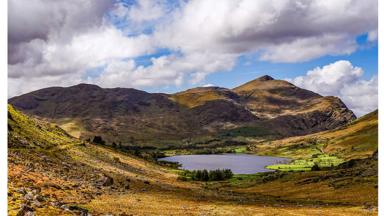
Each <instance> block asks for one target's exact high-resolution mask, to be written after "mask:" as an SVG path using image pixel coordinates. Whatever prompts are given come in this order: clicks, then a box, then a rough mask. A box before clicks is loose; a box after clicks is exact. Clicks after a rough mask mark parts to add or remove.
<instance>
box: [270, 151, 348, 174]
mask: <svg viewBox="0 0 384 216" xmlns="http://www.w3.org/2000/svg"><path fill="white" fill-rule="evenodd" d="M343 162H344V161H343V160H342V159H340V158H338V157H335V156H330V155H327V154H320V155H315V156H314V157H313V158H309V159H296V160H294V161H292V162H291V163H288V164H274V165H269V166H267V167H266V168H268V169H271V170H279V171H285V172H287V171H310V170H311V169H312V167H314V166H315V165H317V166H318V167H319V168H328V167H335V166H337V165H339V164H341V163H343Z"/></svg>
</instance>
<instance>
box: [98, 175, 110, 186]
mask: <svg viewBox="0 0 384 216" xmlns="http://www.w3.org/2000/svg"><path fill="white" fill-rule="evenodd" d="M100 182H101V185H102V186H111V185H113V178H111V177H109V176H107V175H104V176H103V177H102V178H101V180H100Z"/></svg>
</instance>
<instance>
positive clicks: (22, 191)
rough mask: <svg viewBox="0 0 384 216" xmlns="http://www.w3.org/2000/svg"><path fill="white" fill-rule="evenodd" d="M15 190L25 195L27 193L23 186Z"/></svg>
mask: <svg viewBox="0 0 384 216" xmlns="http://www.w3.org/2000/svg"><path fill="white" fill-rule="evenodd" d="M16 192H18V193H20V194H23V195H25V194H26V193H27V191H26V190H25V188H19V189H17V190H16Z"/></svg>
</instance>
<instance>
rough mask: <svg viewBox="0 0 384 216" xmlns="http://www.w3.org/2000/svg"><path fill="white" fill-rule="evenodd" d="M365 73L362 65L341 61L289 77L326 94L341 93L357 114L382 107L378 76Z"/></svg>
mask: <svg viewBox="0 0 384 216" xmlns="http://www.w3.org/2000/svg"><path fill="white" fill-rule="evenodd" d="M363 73H364V71H363V69H362V68H360V67H356V66H353V65H352V63H351V62H349V61H343V60H341V61H336V62H334V63H331V64H329V65H325V66H323V67H317V68H315V69H313V70H310V71H308V72H307V74H306V75H304V76H298V77H296V78H294V79H288V80H289V81H290V82H292V83H293V84H295V85H297V86H299V87H302V88H305V89H308V90H311V91H314V92H317V93H319V94H322V95H325V96H338V97H340V98H341V99H342V101H343V102H344V103H345V104H346V105H347V106H348V108H350V109H351V110H352V111H353V112H354V113H355V114H356V115H357V116H361V115H363V114H366V113H368V112H371V111H373V110H375V109H377V107H378V83H377V77H372V78H371V79H370V80H364V79H362V76H363Z"/></svg>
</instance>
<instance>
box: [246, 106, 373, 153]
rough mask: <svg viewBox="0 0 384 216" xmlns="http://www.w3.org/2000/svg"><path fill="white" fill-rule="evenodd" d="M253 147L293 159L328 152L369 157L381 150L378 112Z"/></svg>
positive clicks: (259, 150) (263, 151)
mask: <svg viewBox="0 0 384 216" xmlns="http://www.w3.org/2000/svg"><path fill="white" fill-rule="evenodd" d="M250 148H251V149H252V150H253V151H254V152H256V153H258V154H267V155H279V156H285V157H293V158H310V157H312V156H313V155H316V154H324V153H325V154H330V155H334V156H337V157H339V158H342V159H344V160H350V159H363V158H367V157H370V156H371V155H372V154H374V152H375V151H377V149H378V111H377V110H376V111H374V112H372V113H369V114H367V115H365V116H363V117H360V118H359V119H357V120H355V121H353V122H351V123H350V124H347V125H345V126H342V127H339V128H336V129H333V130H328V131H323V132H320V133H315V134H310V135H305V136H297V137H290V138H285V139H280V140H275V141H268V142H260V143H253V144H251V145H250Z"/></svg>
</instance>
